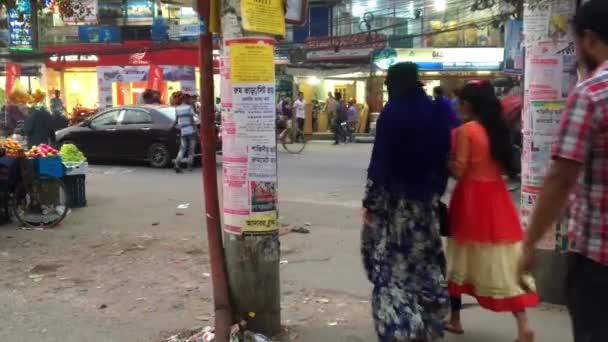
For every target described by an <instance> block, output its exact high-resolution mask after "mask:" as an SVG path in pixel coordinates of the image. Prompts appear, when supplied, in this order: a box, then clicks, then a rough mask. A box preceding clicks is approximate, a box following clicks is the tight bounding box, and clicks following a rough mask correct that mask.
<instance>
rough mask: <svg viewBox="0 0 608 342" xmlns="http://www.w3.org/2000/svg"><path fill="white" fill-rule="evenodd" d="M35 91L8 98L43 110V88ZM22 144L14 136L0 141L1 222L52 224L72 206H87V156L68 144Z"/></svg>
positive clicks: (22, 225) (61, 218)
mask: <svg viewBox="0 0 608 342" xmlns="http://www.w3.org/2000/svg"><path fill="white" fill-rule="evenodd" d="M35 94H37V96H36V97H32V96H30V97H27V96H25V95H23V94H18V95H17V96H12V98H11V100H12V102H13V103H18V104H25V103H27V104H29V105H30V109H31V110H43V109H41V108H40V107H39V106H42V104H41V103H42V102H43V100H44V97H45V96H41V95H40V94H43V92H42V91H37V92H35ZM11 95H14V94H11ZM25 101H27V102H25ZM24 146H25V142H23V141H18V140H17V139H13V138H8V139H5V140H0V221H1V222H3V223H6V222H9V221H13V222H15V223H17V224H20V226H21V227H23V228H32V227H34V228H50V227H54V226H56V225H58V224H59V223H61V222H62V221H63V219H64V218H65V217H66V216H67V214H68V212H69V210H70V209H71V208H79V207H84V206H86V190H85V181H86V171H87V163H86V158H85V156H84V155H83V154H82V152H81V151H79V150H78V148H77V147H76V146H74V145H70V144H66V145H63V146H62V147H61V150H57V149H55V148H53V147H52V146H50V145H47V144H39V145H35V146H32V147H31V148H30V149H29V150H26V149H25V148H24Z"/></svg>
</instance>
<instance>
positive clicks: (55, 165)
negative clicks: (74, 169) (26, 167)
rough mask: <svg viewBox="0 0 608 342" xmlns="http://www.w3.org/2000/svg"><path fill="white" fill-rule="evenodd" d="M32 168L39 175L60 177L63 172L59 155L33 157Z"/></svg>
mask: <svg viewBox="0 0 608 342" xmlns="http://www.w3.org/2000/svg"><path fill="white" fill-rule="evenodd" d="M34 170H36V173H38V174H39V175H41V176H47V177H54V178H61V177H63V175H64V174H65V171H64V169H63V163H62V162H61V157H40V158H36V159H34Z"/></svg>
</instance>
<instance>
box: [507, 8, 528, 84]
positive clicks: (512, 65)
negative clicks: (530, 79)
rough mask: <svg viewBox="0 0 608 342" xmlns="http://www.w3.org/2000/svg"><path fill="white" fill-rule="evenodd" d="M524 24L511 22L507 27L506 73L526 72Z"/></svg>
mask: <svg viewBox="0 0 608 342" xmlns="http://www.w3.org/2000/svg"><path fill="white" fill-rule="evenodd" d="M523 39H524V23H523V21H521V20H509V21H508V22H507V24H506V26H505V65H504V71H505V72H508V73H513V74H521V73H523V71H524V40H523Z"/></svg>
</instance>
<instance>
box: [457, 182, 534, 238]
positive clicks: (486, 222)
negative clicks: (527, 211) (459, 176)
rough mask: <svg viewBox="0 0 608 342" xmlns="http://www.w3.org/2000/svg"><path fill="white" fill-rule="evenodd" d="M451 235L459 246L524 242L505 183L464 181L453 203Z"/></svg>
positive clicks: (459, 186)
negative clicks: (479, 243) (474, 243)
mask: <svg viewBox="0 0 608 342" xmlns="http://www.w3.org/2000/svg"><path fill="white" fill-rule="evenodd" d="M449 218H450V221H449V222H450V234H451V237H452V238H453V239H455V240H457V241H459V242H482V243H497V242H498V243H505V242H519V241H521V240H522V239H523V234H524V233H523V229H522V227H521V222H520V220H519V216H518V214H517V210H516V209H515V205H514V204H513V199H512V198H511V194H510V193H509V190H508V189H507V186H506V184H505V182H504V181H503V180H502V179H501V180H498V181H479V180H468V179H463V180H460V181H459V182H458V184H457V185H456V188H455V189H454V193H453V194H452V200H451V202H450V212H449Z"/></svg>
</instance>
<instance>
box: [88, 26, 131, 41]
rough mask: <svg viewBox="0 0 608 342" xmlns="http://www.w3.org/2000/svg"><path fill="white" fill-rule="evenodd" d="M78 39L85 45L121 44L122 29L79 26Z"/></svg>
mask: <svg viewBox="0 0 608 342" xmlns="http://www.w3.org/2000/svg"><path fill="white" fill-rule="evenodd" d="M78 39H79V40H80V41H81V42H83V43H120V42H121V41H122V39H121V34H120V28H119V27H117V26H109V25H81V26H78Z"/></svg>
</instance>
